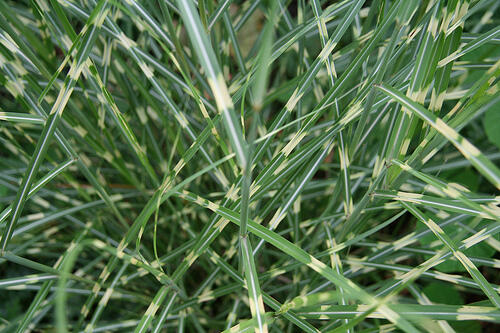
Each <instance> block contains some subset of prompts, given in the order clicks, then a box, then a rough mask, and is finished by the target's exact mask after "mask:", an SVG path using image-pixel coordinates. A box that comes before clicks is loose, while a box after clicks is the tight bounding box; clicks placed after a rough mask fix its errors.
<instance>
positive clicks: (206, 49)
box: [177, 0, 248, 168]
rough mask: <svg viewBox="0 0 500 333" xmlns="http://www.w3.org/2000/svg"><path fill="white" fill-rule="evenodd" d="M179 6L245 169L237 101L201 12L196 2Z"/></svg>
mask: <svg viewBox="0 0 500 333" xmlns="http://www.w3.org/2000/svg"><path fill="white" fill-rule="evenodd" d="M177 4H178V5H179V10H180V12H181V17H182V19H183V21H184V23H185V27H186V29H187V31H188V34H189V38H190V39H191V43H192V44H193V45H196V48H195V50H196V53H197V56H198V59H199V61H200V63H201V65H202V67H203V69H204V71H205V74H206V75H207V79H208V84H209V85H210V88H211V89H212V93H213V94H214V97H215V102H216V103H217V108H218V109H219V112H220V113H221V114H222V119H223V122H224V126H225V128H226V132H227V135H228V136H229V140H230V142H231V146H232V147H233V149H234V152H235V154H236V157H237V159H238V161H239V164H240V167H241V168H244V166H245V165H246V164H247V163H246V160H247V155H248V154H247V150H248V148H247V143H246V141H245V138H244V137H243V134H242V131H241V127H240V124H239V123H238V121H237V120H236V116H235V114H234V106H233V101H232V99H231V96H230V95H229V91H228V89H227V86H226V83H225V82H224V76H223V75H222V72H221V70H220V67H219V63H218V62H217V58H216V57H215V53H214V50H213V48H212V46H211V45H210V41H209V39H208V37H207V36H206V33H205V30H204V28H203V26H202V24H201V21H200V17H199V15H198V12H197V11H196V9H195V8H194V6H193V3H192V1H190V0H177Z"/></svg>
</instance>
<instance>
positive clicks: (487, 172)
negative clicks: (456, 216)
mask: <svg viewBox="0 0 500 333" xmlns="http://www.w3.org/2000/svg"><path fill="white" fill-rule="evenodd" d="M377 88H378V89H380V90H381V91H382V92H383V93H384V94H386V95H388V96H390V97H391V98H392V99H393V100H395V101H396V102H398V103H400V104H401V105H403V106H404V107H406V109H407V110H408V112H411V113H413V114H416V115H417V116H418V117H419V118H420V119H422V120H423V121H425V122H426V123H428V124H429V125H430V126H432V127H433V128H434V129H435V130H437V131H438V132H439V133H441V135H443V136H444V137H445V138H446V139H448V141H450V142H451V143H452V144H453V145H454V146H455V147H456V148H457V149H458V150H459V151H460V152H461V153H462V154H463V155H464V157H465V158H467V159H468V160H469V161H470V162H471V164H472V165H473V166H474V167H476V169H477V170H478V171H479V172H480V173H481V174H482V175H483V176H484V177H485V178H486V179H488V180H489V181H490V182H491V183H492V184H493V186H495V187H496V188H497V189H500V170H499V169H498V167H497V166H495V165H494V164H493V163H492V162H491V161H490V160H489V159H487V158H486V157H485V156H484V154H483V153H481V151H480V150H478V149H477V148H476V147H475V146H474V145H473V144H471V143H470V142H469V141H468V140H467V139H465V138H464V137H462V136H461V135H460V134H459V133H457V132H456V131H455V130H454V129H453V128H451V127H450V126H449V125H448V124H446V123H445V122H444V121H443V120H442V119H441V118H439V117H437V116H436V115H434V114H433V113H431V112H430V111H429V110H427V109H425V108H424V107H423V106H421V105H420V104H417V103H415V102H414V101H412V100H410V99H408V97H406V96H404V95H403V94H401V93H400V92H399V91H397V90H396V89H394V88H391V87H389V86H386V85H380V86H377Z"/></svg>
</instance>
